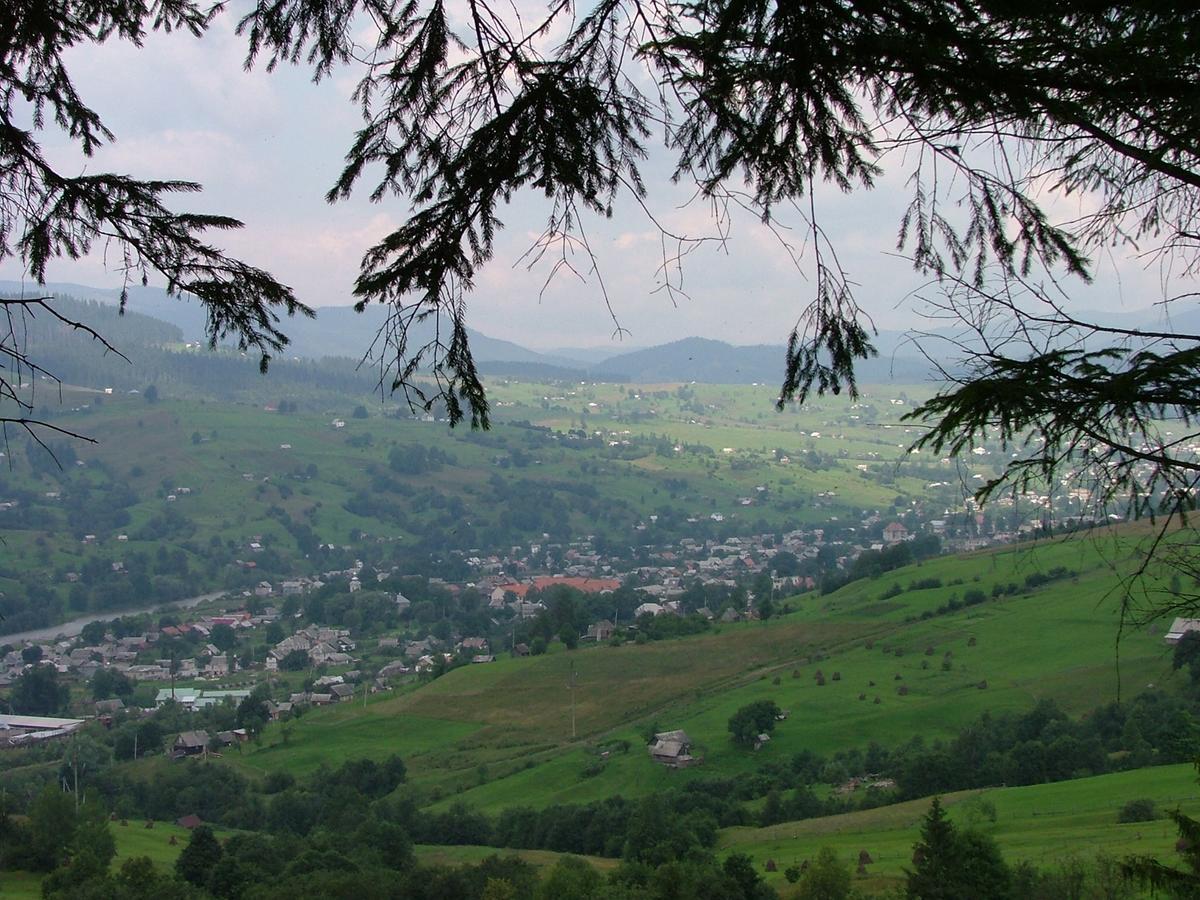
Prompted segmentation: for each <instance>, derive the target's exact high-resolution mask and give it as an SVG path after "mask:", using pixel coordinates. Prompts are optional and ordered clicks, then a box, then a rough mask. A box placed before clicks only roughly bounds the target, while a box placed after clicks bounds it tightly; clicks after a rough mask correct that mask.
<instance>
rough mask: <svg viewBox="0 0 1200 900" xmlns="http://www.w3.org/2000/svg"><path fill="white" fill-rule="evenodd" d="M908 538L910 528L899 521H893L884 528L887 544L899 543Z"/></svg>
mask: <svg viewBox="0 0 1200 900" xmlns="http://www.w3.org/2000/svg"><path fill="white" fill-rule="evenodd" d="M907 540H908V529H907V528H905V527H904V526H903V525H901V524H900V523H899V522H892V523H891V524H889V525H888V526H887V527H886V528H884V529H883V541H884V543H886V544H898V543H900V542H901V541H907Z"/></svg>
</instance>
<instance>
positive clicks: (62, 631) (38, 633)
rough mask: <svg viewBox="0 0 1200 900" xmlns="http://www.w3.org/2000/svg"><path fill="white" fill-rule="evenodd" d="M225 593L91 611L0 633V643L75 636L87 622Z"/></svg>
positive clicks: (182, 605) (177, 606)
mask: <svg viewBox="0 0 1200 900" xmlns="http://www.w3.org/2000/svg"><path fill="white" fill-rule="evenodd" d="M225 593H226V592H225V591H217V592H215V593H212V594H201V595H200V596H198V597H186V598H184V599H183V600H174V601H172V602H170V603H163V604H160V605H158V606H154V607H151V608H150V609H122V610H114V611H113V612H109V613H105V614H104V615H103V616H97V615H95V614H94V613H93V614H89V615H86V616H81V617H80V618H78V619H72V620H71V621H69V622H62V623H61V624H58V625H49V626H47V627H46V628H35V629H33V630H32V631H18V632H16V633H14V634H0V644H17V643H20V642H21V641H48V640H53V639H55V638H60V637H61V638H69V637H75V636H76V635H78V634H79V633H80V632H81V631H83V627H84V626H85V625H87V624H88V623H89V622H108V621H111V620H112V619H116V618H120V617H121V616H124V615H132V614H136V613H143V612H150V611H151V610H161V609H187V608H188V607H190V606H196V605H197V604H199V603H203V602H204V601H205V600H212V599H215V598H216V597H220V596H222V595H223V594H225ZM3 627H4V626H3V624H0V628H3Z"/></svg>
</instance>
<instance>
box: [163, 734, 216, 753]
mask: <svg viewBox="0 0 1200 900" xmlns="http://www.w3.org/2000/svg"><path fill="white" fill-rule="evenodd" d="M211 740H212V737H211V736H210V735H209V733H208V732H207V731H181V732H180V733H179V736H178V737H177V738H175V743H173V744H172V745H171V759H182V758H183V757H185V756H202V755H205V754H207V753H208V744H209V742H210V741H211Z"/></svg>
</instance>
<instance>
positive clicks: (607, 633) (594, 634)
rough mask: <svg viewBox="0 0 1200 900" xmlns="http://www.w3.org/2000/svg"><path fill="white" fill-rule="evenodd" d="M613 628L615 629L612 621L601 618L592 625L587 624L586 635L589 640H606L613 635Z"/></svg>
mask: <svg viewBox="0 0 1200 900" xmlns="http://www.w3.org/2000/svg"><path fill="white" fill-rule="evenodd" d="M614 630H615V629H614V626H613V623H612V622H610V621H608V619H601V620H600V621H599V622H596V623H595V624H594V625H589V626H588V630H587V635H586V637H587V639H588V640H589V641H596V642H600V641H607V640H608V639H609V638H610V637H612V636H613V631H614Z"/></svg>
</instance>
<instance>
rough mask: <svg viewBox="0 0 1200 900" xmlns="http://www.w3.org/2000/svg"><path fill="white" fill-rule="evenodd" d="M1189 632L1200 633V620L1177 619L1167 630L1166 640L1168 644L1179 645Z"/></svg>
mask: <svg viewBox="0 0 1200 900" xmlns="http://www.w3.org/2000/svg"><path fill="white" fill-rule="evenodd" d="M1189 631H1200V619H1184V618H1176V619H1175V621H1174V622H1172V623H1171V627H1170V629H1168V630H1167V633H1166V635H1165V640H1166V642H1167V643H1168V644H1178V643H1179V641H1180V640H1181V639H1182V638H1183V636H1184V635H1185V634H1187V633H1188V632H1189Z"/></svg>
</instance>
